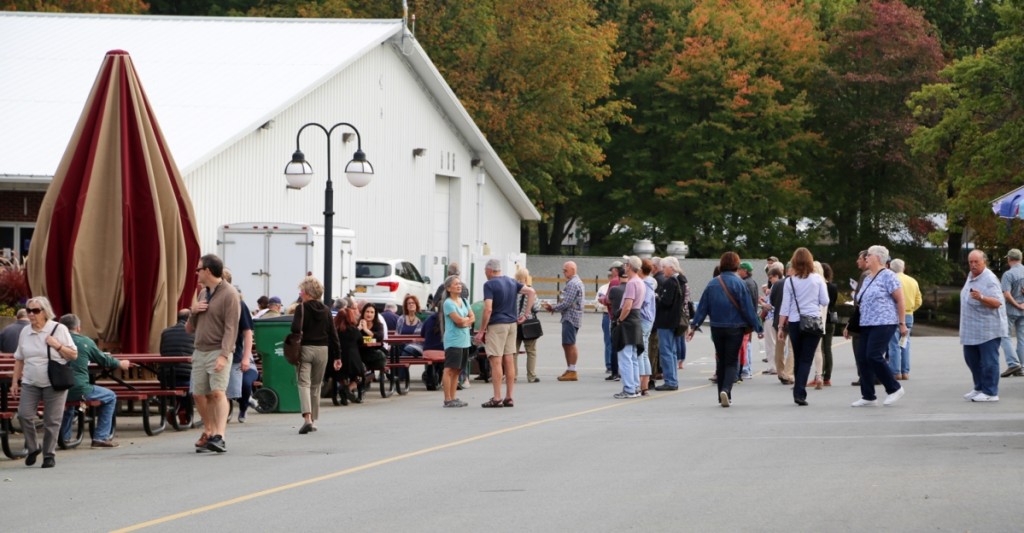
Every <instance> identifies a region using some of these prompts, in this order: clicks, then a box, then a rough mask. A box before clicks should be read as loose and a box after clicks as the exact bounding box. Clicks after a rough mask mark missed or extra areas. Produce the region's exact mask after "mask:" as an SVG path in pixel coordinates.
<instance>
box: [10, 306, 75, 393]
mask: <svg viewBox="0 0 1024 533" xmlns="http://www.w3.org/2000/svg"><path fill="white" fill-rule="evenodd" d="M54 326H57V331H55V332H54V333H53V336H54V337H56V338H57V340H59V341H60V343H61V344H63V345H64V346H67V347H69V348H71V349H72V350H74V351H77V348H75V341H74V340H73V339H72V338H71V332H70V331H68V328H67V327H65V326H64V325H63V324H58V323H57V322H55V321H53V320H47V321H46V324H44V325H43V329H42V330H41V331H36V330H34V329H33V328H32V325H31V324H29V325H28V326H26V327H24V328H22V330H21V336H20V337H18V349H17V350H15V351H14V359H15V360H16V361H24V362H25V367H24V370H23V371H22V373H21V382H22V383H24V384H26V385H35V386H36V387H49V386H50V377H49V375H47V373H46V367H47V355H46V348H47V345H46V337H49V336H50V332H51V331H53V327H54ZM50 356H51V357H52V358H53V360H54V361H57V362H59V363H60V364H62V365H66V364H68V362H67V360H66V359H64V358H63V357H61V356H60V354H58V353H57V351H56V350H53V349H51V350H50Z"/></svg>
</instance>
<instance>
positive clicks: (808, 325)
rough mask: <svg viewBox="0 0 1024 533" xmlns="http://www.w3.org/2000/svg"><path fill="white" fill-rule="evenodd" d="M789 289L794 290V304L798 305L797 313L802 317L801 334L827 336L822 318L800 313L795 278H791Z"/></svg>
mask: <svg viewBox="0 0 1024 533" xmlns="http://www.w3.org/2000/svg"><path fill="white" fill-rule="evenodd" d="M789 288H790V289H792V290H793V303H794V304H796V312H797V314H799V315H800V333H803V334H804V335H814V336H815V337H821V336H823V335H825V325H824V324H822V322H821V317H820V316H810V315H804V314H803V313H800V301H799V300H798V299H797V297H796V285H795V284H794V283H793V278H792V277H791V278H789Z"/></svg>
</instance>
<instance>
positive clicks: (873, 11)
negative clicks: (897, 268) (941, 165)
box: [811, 0, 943, 248]
mask: <svg viewBox="0 0 1024 533" xmlns="http://www.w3.org/2000/svg"><path fill="white" fill-rule="evenodd" d="M828 41H829V42H828V52H827V54H826V56H825V64H826V68H824V69H823V71H822V72H821V73H820V74H819V75H818V79H819V80H820V84H819V85H818V86H817V87H816V89H815V91H814V94H813V101H814V103H815V105H816V112H817V119H816V125H817V128H818V129H819V131H821V132H823V134H824V138H825V140H826V141H827V142H828V146H829V152H828V155H827V157H823V158H822V159H821V160H820V162H819V175H818V177H817V179H815V180H813V181H812V182H811V183H812V189H813V191H814V192H815V196H816V197H817V198H819V199H821V200H822V201H821V203H820V209H821V210H820V214H821V215H822V216H824V217H826V218H827V219H828V220H829V221H831V223H832V225H833V231H834V236H835V238H836V239H837V241H838V243H839V244H840V245H841V246H844V247H847V248H855V247H857V246H863V245H865V244H874V243H878V242H889V241H890V239H891V236H892V235H894V234H895V233H897V232H900V231H903V230H905V229H906V228H907V227H908V226H909V225H910V224H911V223H912V221H913V219H914V217H915V216H920V215H922V214H925V213H929V212H934V211H935V210H936V208H937V207H938V206H939V205H940V204H939V202H940V197H939V195H938V190H937V187H936V186H935V183H934V180H933V178H934V174H933V173H932V172H930V171H929V169H928V168H927V167H923V166H921V165H919V164H917V163H916V162H915V161H914V160H913V158H912V157H911V154H910V150H909V147H908V146H907V142H906V141H907V138H908V137H909V135H910V133H911V131H912V130H913V127H914V122H913V117H912V116H911V114H910V111H909V110H908V109H907V106H906V105H905V101H906V99H907V98H908V97H909V96H910V94H911V93H912V92H913V91H915V90H917V89H918V88H919V87H920V86H921V85H922V84H925V83H931V82H934V81H936V80H937V76H938V71H939V69H940V68H942V65H943V59H942V53H941V51H940V48H939V43H938V40H937V39H936V37H935V35H934V32H933V30H932V27H931V25H930V24H928V22H927V21H925V20H924V18H923V16H922V15H921V13H920V12H919V11H916V10H912V9H910V8H908V7H907V6H906V5H904V4H902V3H901V2H899V1H880V0H871V1H866V2H863V3H861V4H859V5H858V6H856V7H855V8H854V9H853V10H851V11H850V12H849V13H847V14H846V15H845V16H843V17H842V18H841V19H840V20H839V21H838V22H837V24H836V26H835V30H834V32H833V33H832V34H831V35H830V36H829V38H828Z"/></svg>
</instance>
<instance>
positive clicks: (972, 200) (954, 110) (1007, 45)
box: [911, 3, 1024, 251]
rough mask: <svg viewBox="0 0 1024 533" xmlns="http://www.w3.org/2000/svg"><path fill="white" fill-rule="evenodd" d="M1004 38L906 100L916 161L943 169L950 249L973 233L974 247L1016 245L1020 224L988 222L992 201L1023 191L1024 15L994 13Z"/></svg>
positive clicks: (1010, 8)
mask: <svg viewBox="0 0 1024 533" xmlns="http://www.w3.org/2000/svg"><path fill="white" fill-rule="evenodd" d="M997 13H998V15H999V18H1000V20H1001V21H1002V26H1003V28H1005V29H1004V31H1003V32H1002V34H1001V38H1000V39H999V40H998V41H997V42H996V44H995V46H993V47H992V48H990V49H987V50H984V51H981V52H978V53H976V54H974V55H972V56H969V57H965V58H963V59H961V60H959V61H957V62H955V63H953V64H952V65H950V66H949V67H948V68H946V69H945V70H944V71H943V72H942V77H943V79H944V81H943V82H942V83H936V84H931V85H926V86H925V87H923V88H922V89H921V90H920V91H918V92H916V93H915V94H914V95H913V98H912V99H911V107H912V109H913V111H914V115H915V117H916V118H917V119H918V122H919V124H920V126H919V127H918V128H917V130H916V131H915V132H914V134H913V136H912V138H911V145H912V146H913V148H914V150H915V151H916V152H917V153H920V154H923V155H925V156H927V157H929V158H934V159H936V160H939V161H941V162H942V163H943V165H944V169H943V170H944V175H945V176H946V177H947V180H946V181H945V182H944V183H943V189H944V192H946V193H947V195H948V202H947V206H946V207H947V216H948V220H949V227H950V236H949V249H950V250H951V251H953V250H958V249H959V245H960V240H959V239H960V234H961V233H962V232H963V231H964V230H965V229H966V228H971V229H973V230H974V231H975V232H976V236H975V238H974V240H975V243H976V244H978V245H993V244H1003V243H1011V242H1012V243H1017V242H1020V240H1021V239H1022V238H1024V231H1022V230H1021V228H1020V225H1019V224H1006V223H1005V221H1002V220H1001V219H999V218H997V217H996V216H994V215H993V213H992V209H991V203H990V202H991V200H992V199H993V198H996V197H998V196H1001V195H1002V194H1004V193H1006V192H1009V191H1010V190H1011V189H1012V188H1014V187H1019V186H1021V185H1024V161H1022V160H1021V158H1020V153H1021V149H1022V147H1024V108H1022V105H1021V102H1024V84H1022V83H1021V80H1024V30H1022V29H1021V28H1022V27H1024V25H1022V22H1024V8H1022V7H1021V6H1019V5H1017V4H1016V3H1007V4H1006V5H1004V6H1002V7H1000V8H998V9H997Z"/></svg>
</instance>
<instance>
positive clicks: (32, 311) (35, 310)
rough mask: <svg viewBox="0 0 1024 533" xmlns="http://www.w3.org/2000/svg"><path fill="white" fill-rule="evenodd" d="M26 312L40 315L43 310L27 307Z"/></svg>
mask: <svg viewBox="0 0 1024 533" xmlns="http://www.w3.org/2000/svg"><path fill="white" fill-rule="evenodd" d="M25 310H26V311H28V312H29V313H31V314H33V315H38V314H39V313H42V312H43V310H42V309H40V308H38V307H26V308H25Z"/></svg>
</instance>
